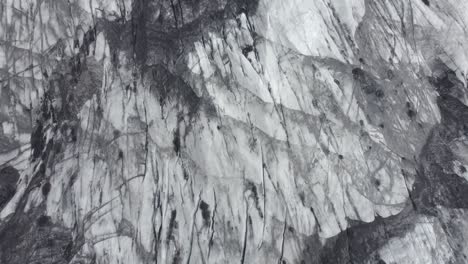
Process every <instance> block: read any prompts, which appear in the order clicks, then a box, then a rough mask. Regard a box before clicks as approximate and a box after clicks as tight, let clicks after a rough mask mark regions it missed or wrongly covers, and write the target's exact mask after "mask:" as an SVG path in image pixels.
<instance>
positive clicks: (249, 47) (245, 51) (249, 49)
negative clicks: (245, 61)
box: [242, 45, 253, 57]
mask: <svg viewBox="0 0 468 264" xmlns="http://www.w3.org/2000/svg"><path fill="white" fill-rule="evenodd" d="M252 51H253V46H252V45H247V46H245V47H244V48H242V54H244V56H245V57H247V55H249V53H250V52H252Z"/></svg>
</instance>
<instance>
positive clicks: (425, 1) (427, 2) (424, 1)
mask: <svg viewBox="0 0 468 264" xmlns="http://www.w3.org/2000/svg"><path fill="white" fill-rule="evenodd" d="M422 1H423V3H424V4H425V5H427V6H431V3H429V0H422Z"/></svg>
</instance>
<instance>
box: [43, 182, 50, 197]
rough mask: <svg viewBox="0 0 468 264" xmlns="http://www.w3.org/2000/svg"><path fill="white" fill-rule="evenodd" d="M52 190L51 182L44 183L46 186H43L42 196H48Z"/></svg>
mask: <svg viewBox="0 0 468 264" xmlns="http://www.w3.org/2000/svg"><path fill="white" fill-rule="evenodd" d="M51 188H52V185H50V182H46V183H44V185H43V186H42V195H44V196H47V195H48V194H49V192H50V189H51Z"/></svg>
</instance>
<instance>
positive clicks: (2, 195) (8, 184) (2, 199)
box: [0, 166, 20, 209]
mask: <svg viewBox="0 0 468 264" xmlns="http://www.w3.org/2000/svg"><path fill="white" fill-rule="evenodd" d="M19 177H20V174H19V172H18V170H16V169H15V168H13V167H11V166H8V167H5V168H3V169H1V170H0V209H2V208H3V207H4V206H5V205H6V204H7V203H8V201H10V199H11V198H12V197H13V196H14V195H15V192H16V183H17V182H18V180H19Z"/></svg>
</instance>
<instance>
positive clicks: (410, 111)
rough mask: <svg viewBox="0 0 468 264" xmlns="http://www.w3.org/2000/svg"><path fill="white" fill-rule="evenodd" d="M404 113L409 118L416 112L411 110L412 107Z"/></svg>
mask: <svg viewBox="0 0 468 264" xmlns="http://www.w3.org/2000/svg"><path fill="white" fill-rule="evenodd" d="M406 114H408V116H409V117H410V118H413V117H415V116H416V112H415V111H414V110H413V109H408V111H407V112H406Z"/></svg>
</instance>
